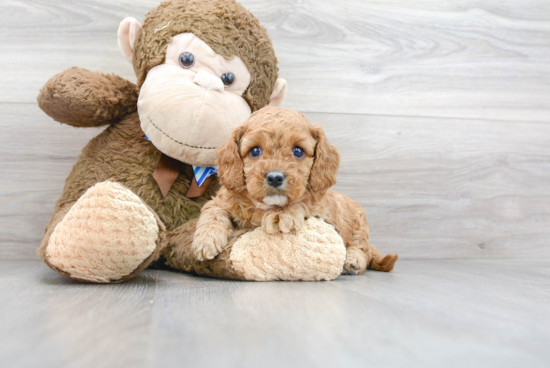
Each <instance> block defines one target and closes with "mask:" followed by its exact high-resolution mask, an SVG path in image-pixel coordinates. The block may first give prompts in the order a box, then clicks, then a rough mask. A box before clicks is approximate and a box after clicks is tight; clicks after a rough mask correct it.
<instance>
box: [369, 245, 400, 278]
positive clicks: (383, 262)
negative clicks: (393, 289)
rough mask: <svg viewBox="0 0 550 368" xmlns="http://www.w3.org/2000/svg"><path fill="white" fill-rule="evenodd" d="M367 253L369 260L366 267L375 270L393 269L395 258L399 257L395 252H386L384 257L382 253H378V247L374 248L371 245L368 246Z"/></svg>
mask: <svg viewBox="0 0 550 368" xmlns="http://www.w3.org/2000/svg"><path fill="white" fill-rule="evenodd" d="M369 253H370V254H369V255H370V262H369V266H368V268H370V269H372V270H375V271H384V272H390V271H391V270H393V267H394V266H395V262H397V258H399V256H398V255H397V254H388V255H387V256H385V257H384V256H382V254H380V252H379V251H378V249H376V248H375V247H373V246H372V245H371V246H370V249H369Z"/></svg>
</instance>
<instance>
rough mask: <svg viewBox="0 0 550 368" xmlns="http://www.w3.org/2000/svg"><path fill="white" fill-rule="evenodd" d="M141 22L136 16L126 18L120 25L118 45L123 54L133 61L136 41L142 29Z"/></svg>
mask: <svg viewBox="0 0 550 368" xmlns="http://www.w3.org/2000/svg"><path fill="white" fill-rule="evenodd" d="M141 28H142V27H141V23H140V22H139V21H138V20H137V19H134V18H130V17H128V18H124V19H123V20H122V22H120V26H118V47H119V48H120V51H121V52H122V55H124V57H125V58H126V60H128V61H129V62H132V57H133V56H134V43H135V41H136V38H137V36H138V34H139V32H140V31H141Z"/></svg>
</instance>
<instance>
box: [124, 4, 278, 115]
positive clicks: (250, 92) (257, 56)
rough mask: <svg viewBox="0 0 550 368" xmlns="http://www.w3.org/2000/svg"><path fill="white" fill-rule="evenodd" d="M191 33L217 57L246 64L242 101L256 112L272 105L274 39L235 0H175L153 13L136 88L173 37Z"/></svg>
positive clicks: (140, 49) (139, 54)
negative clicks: (247, 74) (247, 75)
mask: <svg viewBox="0 0 550 368" xmlns="http://www.w3.org/2000/svg"><path fill="white" fill-rule="evenodd" d="M168 23H170V24H168ZM167 25H168V26H167ZM165 26H167V27H166V28H164V29H161V28H163V27H165ZM155 32H156V33H155ZM187 32H189V33H193V34H194V35H195V36H197V37H199V38H200V39H201V40H203V41H204V42H206V43H207V44H208V45H209V46H210V47H212V49H213V50H214V51H215V52H216V53H218V54H220V55H222V56H224V57H226V58H228V59H230V58H232V57H233V56H238V57H240V58H241V59H242V60H243V62H244V63H245V65H246V67H247V68H248V71H249V72H250V74H251V75H252V79H251V81H250V85H249V86H248V88H247V90H246V91H245V93H244V95H243V97H244V99H245V100H246V101H247V102H248V104H249V105H250V108H251V109H252V111H256V110H258V109H260V108H262V107H263V106H266V105H267V104H268V103H269V97H270V96H271V93H272V91H273V86H274V85H275V81H276V80H277V75H278V68H277V58H276V57H275V52H274V51H273V46H272V44H271V40H270V38H269V35H268V34H267V31H266V30H265V28H264V27H262V25H261V24H260V22H259V21H258V19H257V18H256V17H254V16H253V15H252V14H251V13H250V12H249V11H247V10H246V9H245V8H244V7H243V6H242V5H240V4H239V3H237V2H235V1H233V0H209V1H204V0H173V1H168V2H164V3H162V4H161V5H160V6H158V7H156V8H155V9H153V10H152V11H151V12H149V13H148V14H147V16H146V18H145V22H144V23H143V29H142V32H141V33H140V35H139V36H138V39H137V40H136V43H135V46H134V58H133V64H134V69H135V71H136V75H137V76H138V87H141V85H142V84H143V82H144V81H145V77H146V76H147V73H148V72H149V70H151V69H152V68H154V67H155V66H157V65H160V64H162V63H164V60H165V55H166V48H167V47H168V44H169V43H170V42H172V37H173V36H176V35H178V34H180V33H187Z"/></svg>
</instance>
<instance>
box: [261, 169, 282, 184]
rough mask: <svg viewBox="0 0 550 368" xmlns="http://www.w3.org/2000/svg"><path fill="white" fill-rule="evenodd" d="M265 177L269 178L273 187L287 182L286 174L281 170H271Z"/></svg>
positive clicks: (269, 182)
mask: <svg viewBox="0 0 550 368" xmlns="http://www.w3.org/2000/svg"><path fill="white" fill-rule="evenodd" d="M265 179H266V180H267V184H269V185H270V186H272V187H273V188H277V187H280V186H281V185H283V183H284V182H285V174H283V173H282V172H280V171H270V172H268V173H267V175H266V176H265Z"/></svg>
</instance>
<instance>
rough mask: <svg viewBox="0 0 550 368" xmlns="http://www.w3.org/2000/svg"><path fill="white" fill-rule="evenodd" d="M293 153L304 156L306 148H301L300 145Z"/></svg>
mask: <svg viewBox="0 0 550 368" xmlns="http://www.w3.org/2000/svg"><path fill="white" fill-rule="evenodd" d="M292 153H293V154H294V156H296V157H298V158H302V157H304V150H303V149H301V148H300V147H294V149H293V150H292Z"/></svg>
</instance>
